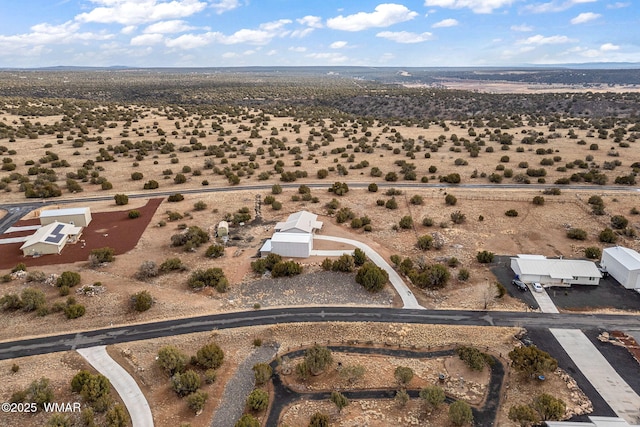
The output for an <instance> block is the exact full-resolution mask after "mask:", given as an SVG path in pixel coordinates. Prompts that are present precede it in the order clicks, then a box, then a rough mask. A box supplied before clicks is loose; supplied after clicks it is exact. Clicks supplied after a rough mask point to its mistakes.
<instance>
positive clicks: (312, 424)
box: [309, 412, 329, 427]
mask: <svg viewBox="0 0 640 427" xmlns="http://www.w3.org/2000/svg"><path fill="white" fill-rule="evenodd" d="M309 427H329V415H327V414H323V413H321V412H316V413H314V414H313V415H312V416H311V418H310V419H309Z"/></svg>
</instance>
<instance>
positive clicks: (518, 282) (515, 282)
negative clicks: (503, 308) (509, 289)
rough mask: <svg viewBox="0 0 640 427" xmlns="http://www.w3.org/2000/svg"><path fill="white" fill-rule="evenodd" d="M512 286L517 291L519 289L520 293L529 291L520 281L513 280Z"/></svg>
mask: <svg viewBox="0 0 640 427" xmlns="http://www.w3.org/2000/svg"><path fill="white" fill-rule="evenodd" d="M511 284H512V285H515V286H516V287H517V288H518V289H520V290H521V291H522V292H526V291H528V290H529V288H528V287H527V285H526V284H525V283H524V282H523V281H522V280H518V279H513V280H512V281H511Z"/></svg>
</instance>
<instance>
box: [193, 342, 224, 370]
mask: <svg viewBox="0 0 640 427" xmlns="http://www.w3.org/2000/svg"><path fill="white" fill-rule="evenodd" d="M196 361H197V363H198V365H199V366H201V367H203V368H205V369H218V368H219V367H220V366H222V362H223V361H224V351H222V349H221V348H220V346H219V345H218V344H216V343H209V344H206V345H205V346H203V347H201V348H200V349H199V350H198V352H197V353H196Z"/></svg>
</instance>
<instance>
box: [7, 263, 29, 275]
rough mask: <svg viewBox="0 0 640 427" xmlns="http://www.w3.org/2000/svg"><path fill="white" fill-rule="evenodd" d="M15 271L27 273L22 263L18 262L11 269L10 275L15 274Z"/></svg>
mask: <svg viewBox="0 0 640 427" xmlns="http://www.w3.org/2000/svg"><path fill="white" fill-rule="evenodd" d="M16 271H27V266H26V265H25V263H24V262H19V263H17V264H16V265H15V266H14V267H13V268H12V269H11V272H12V273H15V272H16Z"/></svg>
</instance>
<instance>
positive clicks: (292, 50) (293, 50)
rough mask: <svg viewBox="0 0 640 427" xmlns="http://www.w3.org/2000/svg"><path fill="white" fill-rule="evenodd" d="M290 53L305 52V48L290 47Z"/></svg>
mask: <svg viewBox="0 0 640 427" xmlns="http://www.w3.org/2000/svg"><path fill="white" fill-rule="evenodd" d="M289 50H290V51H291V52H306V51H307V48H306V47H304V46H292V47H290V48H289Z"/></svg>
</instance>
